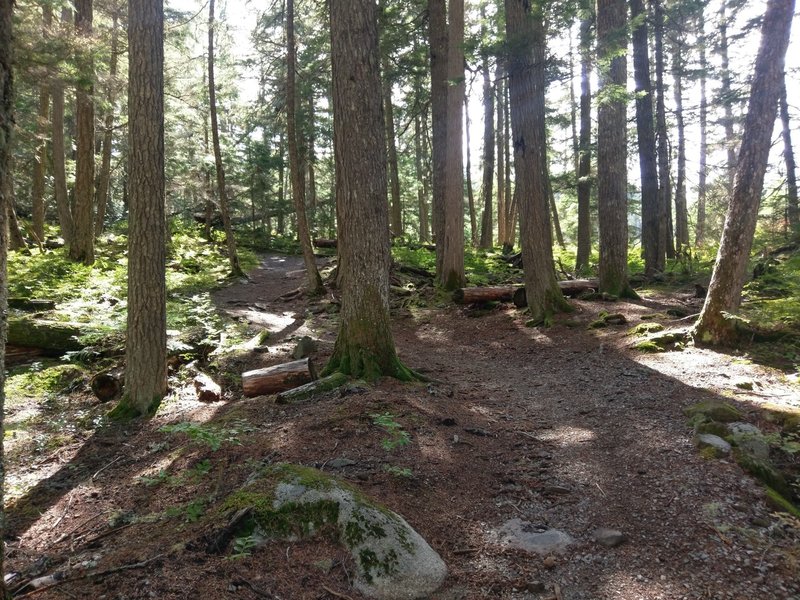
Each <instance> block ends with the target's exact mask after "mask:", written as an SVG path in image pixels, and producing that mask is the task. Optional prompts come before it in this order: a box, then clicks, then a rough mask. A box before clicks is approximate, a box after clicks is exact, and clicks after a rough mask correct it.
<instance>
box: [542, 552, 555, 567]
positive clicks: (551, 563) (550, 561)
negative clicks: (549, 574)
mask: <svg viewBox="0 0 800 600" xmlns="http://www.w3.org/2000/svg"><path fill="white" fill-rule="evenodd" d="M542 565H543V566H544V568H545V569H552V568H553V567H555V566H556V557H555V556H553V555H550V556H548V557H547V558H545V559H544V560H543V561H542Z"/></svg>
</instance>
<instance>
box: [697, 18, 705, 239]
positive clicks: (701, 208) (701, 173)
mask: <svg viewBox="0 0 800 600" xmlns="http://www.w3.org/2000/svg"><path fill="white" fill-rule="evenodd" d="M698 25H699V29H700V34H699V40H698V44H699V46H700V117H699V120H700V166H699V168H698V174H697V225H696V229H695V237H694V245H695V246H697V247H700V246H703V245H704V244H705V241H706V190H707V185H706V180H707V179H706V178H707V177H708V167H707V164H708V94H707V93H706V79H707V76H706V72H707V70H708V61H707V60H706V34H705V30H704V26H705V18H704V14H703V11H702V10H701V11H700V17H699V24H698Z"/></svg>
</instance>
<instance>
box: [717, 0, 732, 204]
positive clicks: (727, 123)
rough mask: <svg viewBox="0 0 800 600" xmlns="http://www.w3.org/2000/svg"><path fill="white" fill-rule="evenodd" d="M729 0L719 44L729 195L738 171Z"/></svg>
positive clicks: (721, 11)
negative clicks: (729, 42)
mask: <svg viewBox="0 0 800 600" xmlns="http://www.w3.org/2000/svg"><path fill="white" fill-rule="evenodd" d="M727 4H728V0H722V4H721V6H720V9H719V44H718V46H717V48H718V51H719V56H720V73H719V81H720V86H719V102H720V104H722V108H723V110H724V116H723V118H722V125H723V127H724V129H725V149H726V150H727V155H728V161H727V169H726V172H727V176H728V177H727V182H728V183H727V191H728V196H729V197H730V194H731V193H732V192H733V177H734V173H735V171H736V134H735V133H734V131H733V89H732V88H733V85H732V81H731V69H730V66H729V60H728V15H727Z"/></svg>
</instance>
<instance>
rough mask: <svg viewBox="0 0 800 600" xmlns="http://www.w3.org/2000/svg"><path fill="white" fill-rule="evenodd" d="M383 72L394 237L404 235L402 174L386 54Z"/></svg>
mask: <svg viewBox="0 0 800 600" xmlns="http://www.w3.org/2000/svg"><path fill="white" fill-rule="evenodd" d="M381 70H382V71H383V116H384V121H385V122H386V125H385V126H386V149H387V157H388V160H389V190H390V191H391V212H390V214H391V219H390V229H391V231H392V235H394V236H402V235H403V207H402V205H401V204H400V174H399V171H398V167H397V141H396V140H397V135H396V134H395V129H394V105H393V104H392V78H391V76H390V73H389V57H388V56H387V54H386V52H384V55H383V57H382V59H381Z"/></svg>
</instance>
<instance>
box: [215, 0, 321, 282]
mask: <svg viewBox="0 0 800 600" xmlns="http://www.w3.org/2000/svg"><path fill="white" fill-rule="evenodd" d="M211 1H212V2H213V0H211ZM296 68H297V51H296V46H295V39H294V0H287V1H286V137H287V144H288V146H289V175H290V177H291V179H292V198H293V199H294V210H295V215H296V216H297V237H298V239H299V241H300V248H301V249H302V251H303V264H305V267H306V279H307V285H308V293H309V294H310V295H319V294H322V293H324V291H325V286H324V285H322V278H321V277H320V275H319V271H318V270H317V263H316V259H315V258H314V248H313V247H312V246H311V234H310V232H309V230H308V220H307V219H306V198H305V185H304V181H303V172H302V170H301V168H300V153H299V151H298V147H297V99H296V95H297V81H296V79H297V77H296Z"/></svg>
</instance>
